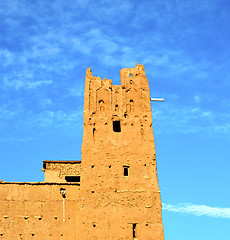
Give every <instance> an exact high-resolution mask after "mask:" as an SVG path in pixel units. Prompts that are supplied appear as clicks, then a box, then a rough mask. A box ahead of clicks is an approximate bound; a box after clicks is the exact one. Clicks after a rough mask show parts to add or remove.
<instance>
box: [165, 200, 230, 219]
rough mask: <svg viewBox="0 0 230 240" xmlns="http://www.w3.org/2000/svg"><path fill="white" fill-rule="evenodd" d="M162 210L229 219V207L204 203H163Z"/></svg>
mask: <svg viewBox="0 0 230 240" xmlns="http://www.w3.org/2000/svg"><path fill="white" fill-rule="evenodd" d="M162 210H163V211H167V212H176V213H183V214H192V215H195V216H208V217H215V218H229V219H230V208H220V207H210V206H206V205H195V204H190V203H180V204H177V205H172V204H166V203H163V204H162Z"/></svg>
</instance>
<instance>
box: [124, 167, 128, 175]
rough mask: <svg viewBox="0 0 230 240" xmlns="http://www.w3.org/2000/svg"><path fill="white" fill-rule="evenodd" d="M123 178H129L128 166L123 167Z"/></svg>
mask: <svg viewBox="0 0 230 240" xmlns="http://www.w3.org/2000/svg"><path fill="white" fill-rule="evenodd" d="M124 176H125V177H128V176H129V167H128V166H124Z"/></svg>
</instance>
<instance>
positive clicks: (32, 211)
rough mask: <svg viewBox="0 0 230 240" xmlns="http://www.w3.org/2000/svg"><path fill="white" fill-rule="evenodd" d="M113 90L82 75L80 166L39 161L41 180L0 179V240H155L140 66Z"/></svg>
mask: <svg viewBox="0 0 230 240" xmlns="http://www.w3.org/2000/svg"><path fill="white" fill-rule="evenodd" d="M120 75H121V85H112V81H111V80H107V79H103V80H101V79H100V78H99V77H93V75H92V73H91V70H90V69H88V70H87V72H86V81H85V104H84V133H83V143H82V161H57V160H52V161H51V160H45V161H43V169H42V171H44V174H45V181H44V182H3V181H0V192H1V194H0V239H4V240H19V239H20V240H35V239H36V240H46V239H49V240H59V239H62V240H104V239H107V240H134V239H136V240H137V239H138V240H163V239H164V233H163V225H162V216H161V199H160V191H159V186H158V180H157V168H156V154H155V146H154V138H153V130H152V114H151V106H150V95H149V85H148V80H147V78H146V76H145V71H144V66H143V65H138V64H137V66H136V67H135V68H131V69H122V70H121V74H120Z"/></svg>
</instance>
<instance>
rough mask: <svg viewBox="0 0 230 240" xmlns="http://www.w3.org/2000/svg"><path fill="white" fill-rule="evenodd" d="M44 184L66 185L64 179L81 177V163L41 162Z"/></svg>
mask: <svg viewBox="0 0 230 240" xmlns="http://www.w3.org/2000/svg"><path fill="white" fill-rule="evenodd" d="M42 170H43V171H44V175H45V182H58V183H66V182H67V181H68V179H67V180H66V177H71V176H79V177H80V175H81V161H48V160H46V161H43V169H42ZM79 179H80V178H79Z"/></svg>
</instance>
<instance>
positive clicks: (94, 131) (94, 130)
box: [93, 128, 96, 137]
mask: <svg viewBox="0 0 230 240" xmlns="http://www.w3.org/2000/svg"><path fill="white" fill-rule="evenodd" d="M95 134H96V128H93V137H95Z"/></svg>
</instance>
